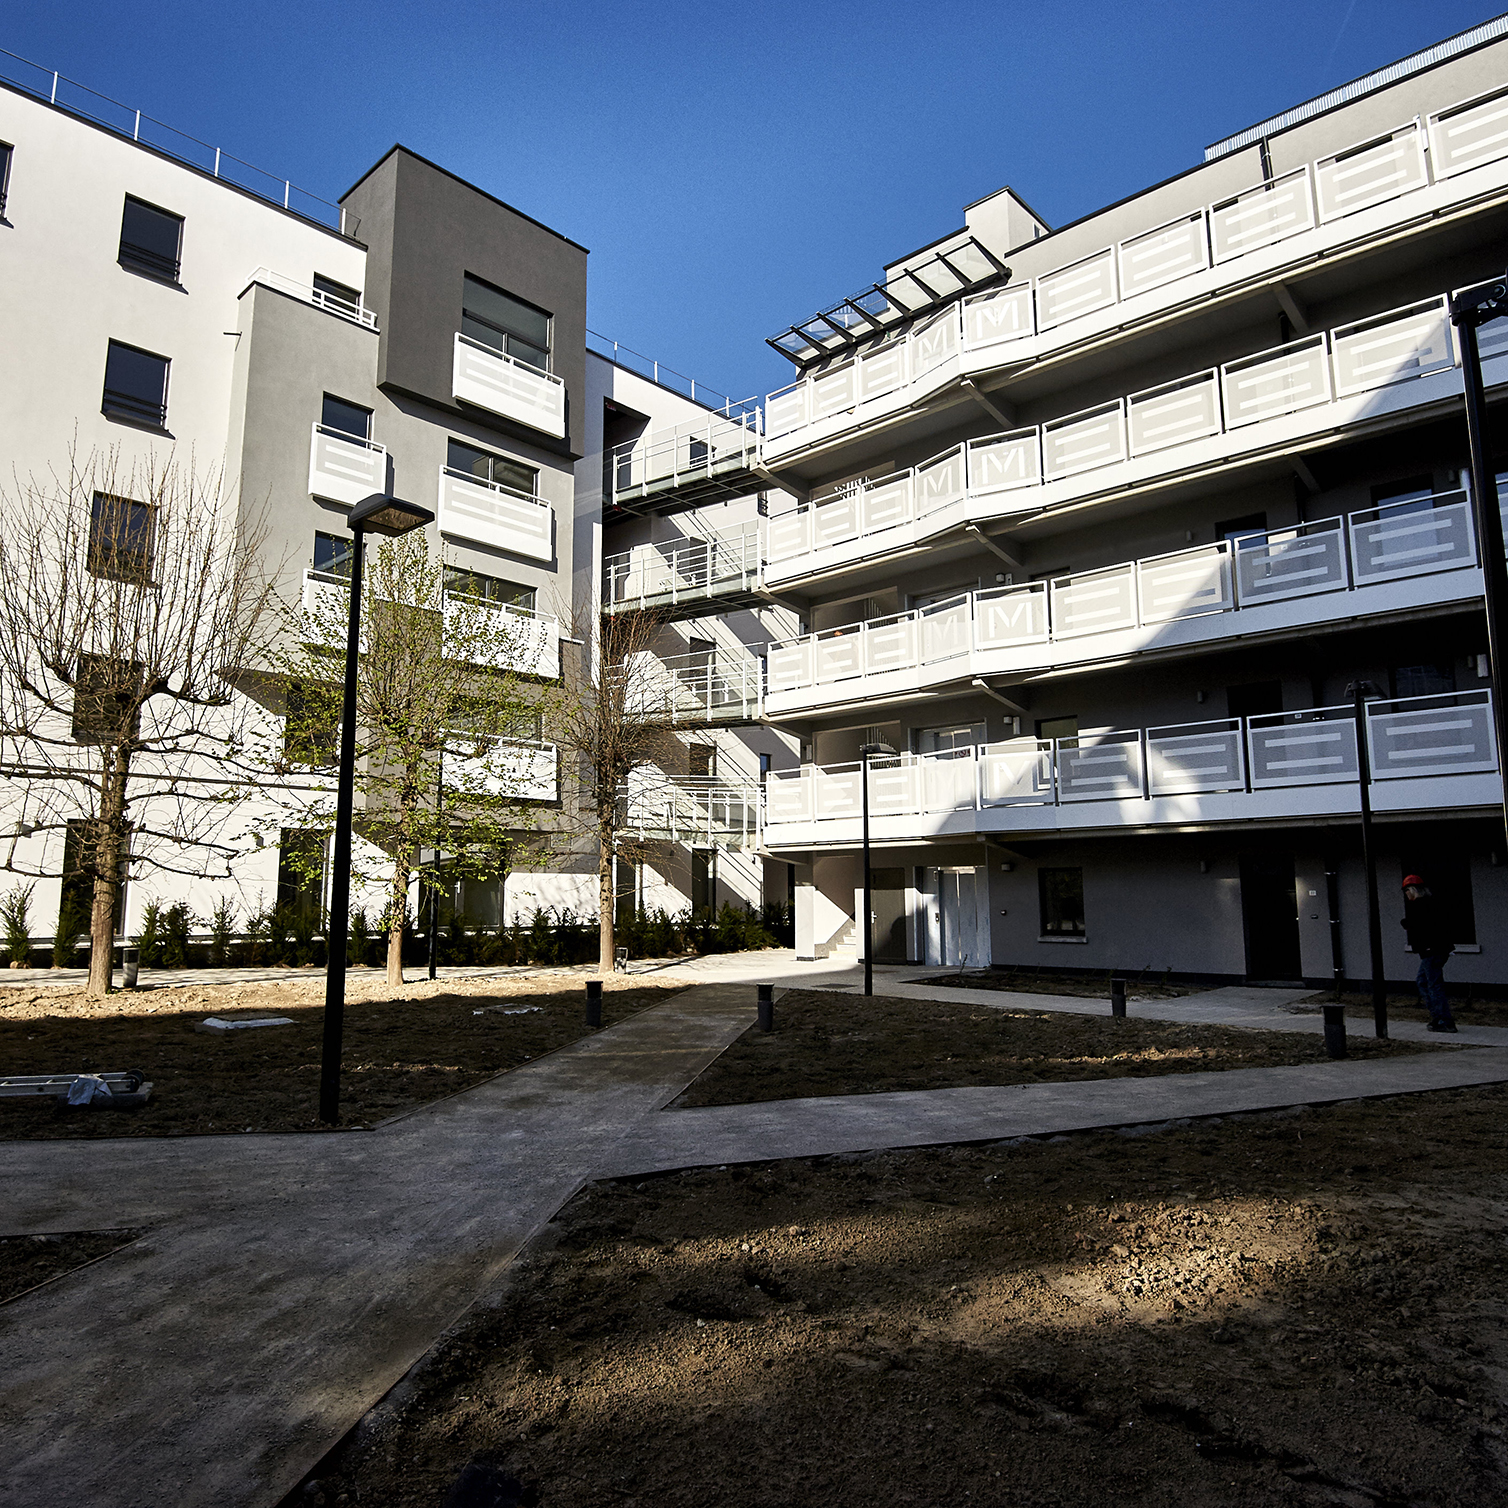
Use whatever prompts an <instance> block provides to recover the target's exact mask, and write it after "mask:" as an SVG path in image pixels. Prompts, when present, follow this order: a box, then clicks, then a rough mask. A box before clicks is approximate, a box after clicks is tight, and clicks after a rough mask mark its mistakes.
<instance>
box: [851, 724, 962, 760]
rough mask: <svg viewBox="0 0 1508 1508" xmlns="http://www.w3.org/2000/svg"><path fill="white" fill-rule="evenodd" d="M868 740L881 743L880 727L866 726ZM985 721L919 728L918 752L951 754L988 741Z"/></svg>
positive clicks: (917, 736)
mask: <svg viewBox="0 0 1508 1508" xmlns="http://www.w3.org/2000/svg"><path fill="white" fill-rule="evenodd" d="M864 731H865V735H866V742H868V743H880V742H882V741H883V740H882V739H881V738H880V736H879V735H880V729H878V728H866V729H865V730H864ZM988 741H989V740H988V738H987V737H986V735H985V726H984V724H983V723H957V724H954V725H952V726H950V727H946V728H918V729H917V730H916V752H917V753H918V754H951V753H952V752H954V750H957V749H972V748H973V747H974V746H975V745H976V744H982V743H987V742H988Z"/></svg>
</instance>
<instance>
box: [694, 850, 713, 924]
mask: <svg viewBox="0 0 1508 1508" xmlns="http://www.w3.org/2000/svg"><path fill="white" fill-rule="evenodd" d="M716 863H717V857H716V855H715V853H714V852H713V851H712V850H711V849H708V848H693V849H692V850H691V909H692V911H693V912H695V913H697V914H701V913H702V912H706V913H708V914H709V915H710V914H711V912H712V910H713V907H714V904H715V902H716V900H717V896H716V886H717V870H716V867H715V866H716Z"/></svg>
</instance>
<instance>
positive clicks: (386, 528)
mask: <svg viewBox="0 0 1508 1508" xmlns="http://www.w3.org/2000/svg"><path fill="white" fill-rule="evenodd" d="M434 518H435V516H434V514H433V513H432V512H431V511H430V510H429V509H428V508H421V507H420V506H419V505H418V503H406V502H404V500H403V499H402V498H401V497H389V496H388V495H387V494H386V493H385V492H374V493H372V495H371V496H370V497H364V498H362V500H361V501H360V502H359V503H357V505H356V506H355V507H354V508H352V509H351V514H350V517H349V518H348V519H347V520H346V522H347V523H348V524H349V525H350V526H351V529H352V531H353V532H354V531H355V530H357V529H364V530H365V531H366V532H367V533H368V534H387V535H399V534H410V533H412V532H413V531H414V530H415V529H422V528H423V527H424V526H425V524H429V523H433V522H434Z"/></svg>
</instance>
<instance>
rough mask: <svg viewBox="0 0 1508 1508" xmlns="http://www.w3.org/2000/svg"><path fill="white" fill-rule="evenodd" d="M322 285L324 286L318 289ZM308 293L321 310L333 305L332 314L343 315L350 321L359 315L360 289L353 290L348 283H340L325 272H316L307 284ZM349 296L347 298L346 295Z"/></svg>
mask: <svg viewBox="0 0 1508 1508" xmlns="http://www.w3.org/2000/svg"><path fill="white" fill-rule="evenodd" d="M321 283H323V284H325V286H324V287H323V288H321V287H320V284H321ZM309 291H310V292H311V293H312V294H313V295H314V302H315V303H316V304H318V305H319V306H320V307H321V308H322V309H323V308H328V307H329V306H330V305H331V304H334V305H335V306H336V308H335V309H334V311H333V312H334V313H336V314H344V315H346V316H347V317H348V318H350V319H355V318H357V317H358V316H359V315H360V314H361V308H362V304H361V289H360V288H353V287H351V285H350V284H349V283H342V282H341V281H340V279H339V278H332V277H331V276H330V275H329V273H327V272H316V273H315V274H314V275H313V279H312V281H311V282H310V284H309ZM347 294H350V297H349V298H347V297H346V295H347Z"/></svg>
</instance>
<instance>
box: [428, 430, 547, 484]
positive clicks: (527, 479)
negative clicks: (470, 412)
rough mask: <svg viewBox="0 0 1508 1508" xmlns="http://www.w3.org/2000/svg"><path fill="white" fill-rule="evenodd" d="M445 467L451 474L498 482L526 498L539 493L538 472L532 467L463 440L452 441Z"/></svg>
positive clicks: (447, 448) (447, 450)
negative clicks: (458, 473) (461, 473)
mask: <svg viewBox="0 0 1508 1508" xmlns="http://www.w3.org/2000/svg"><path fill="white" fill-rule="evenodd" d="M445 467H446V470H448V471H462V472H465V473H466V475H468V476H474V477H480V478H481V480H482V481H484V482H495V483H496V484H497V485H498V486H499V487H507V488H509V489H511V490H512V491H514V492H518V493H521V494H522V495H523V496H524V497H534V496H536V494H537V491H538V484H539V473H538V472H537V471H536V470H535V469H534V468H533V467H532V466H525V465H523V464H522V463H521V462H519V461H510V460H509V459H508V458H507V456H499V455H494V454H493V453H492V452H491V451H490V450H478V449H477V447H476V446H475V445H467V444H466V443H465V442H464V441H461V440H452V441H451V442H450V444H449V445H448V446H447V447H446V451H445Z"/></svg>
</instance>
